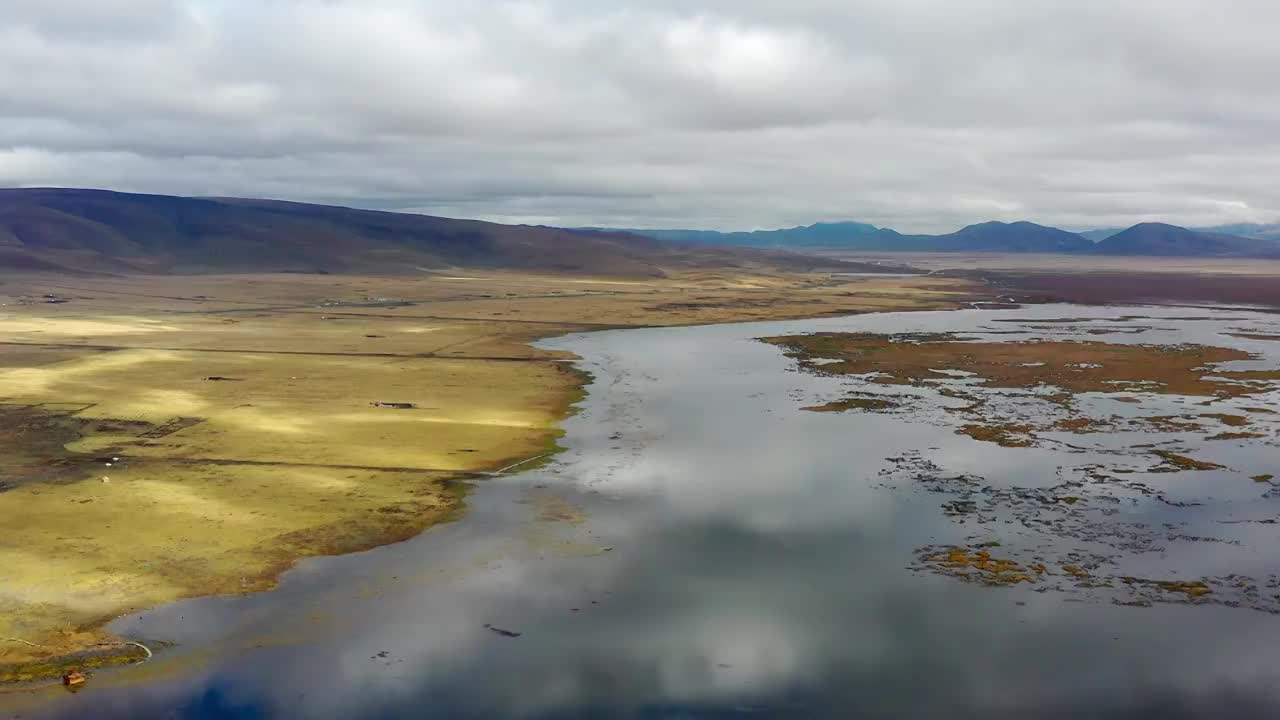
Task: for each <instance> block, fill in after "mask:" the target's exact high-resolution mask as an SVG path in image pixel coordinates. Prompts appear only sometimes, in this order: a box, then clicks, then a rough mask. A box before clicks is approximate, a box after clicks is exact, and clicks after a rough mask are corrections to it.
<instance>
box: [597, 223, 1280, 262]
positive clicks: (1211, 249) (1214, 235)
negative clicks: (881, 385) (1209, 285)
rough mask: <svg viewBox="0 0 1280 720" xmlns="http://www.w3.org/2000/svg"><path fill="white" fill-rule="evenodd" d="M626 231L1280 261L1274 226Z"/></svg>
mask: <svg viewBox="0 0 1280 720" xmlns="http://www.w3.org/2000/svg"><path fill="white" fill-rule="evenodd" d="M596 230H602V229H601V228H596ZM626 232H630V233H635V234H638V235H646V236H649V237H653V238H660V239H663V240H668V241H679V242H689V243H714V244H721V245H746V246H752V247H777V248H793V249H805V248H832V249H840V250H865V251H874V252H893V251H899V252H1033V253H1067V254H1091V255H1151V256H1171V255H1176V256H1187V257H1280V225H1226V226H1222V227H1215V228H1198V229H1188V228H1183V227H1178V226H1176V225H1166V224H1163V223H1140V224H1138V225H1134V226H1133V227H1131V228H1127V229H1114V230H1090V231H1087V232H1082V233H1073V232H1068V231H1066V230H1059V229H1058V228H1054V227H1048V226H1045V225H1037V224H1035V223H1032V222H1025V221H1024V222H1013V223H1004V222H985V223H979V224H977V225H969V226H967V227H964V228H961V229H960V230H957V231H955V232H953V233H947V234H945V235H905V234H902V233H899V232H897V231H896V230H892V229H889V228H880V227H876V226H875V225H869V224H867V223H859V222H838V223H817V224H815V225H807V226H802V227H794V228H787V229H785V230H758V231H755V232H729V233H721V232H715V231H708V230H638V229H629V230H626Z"/></svg>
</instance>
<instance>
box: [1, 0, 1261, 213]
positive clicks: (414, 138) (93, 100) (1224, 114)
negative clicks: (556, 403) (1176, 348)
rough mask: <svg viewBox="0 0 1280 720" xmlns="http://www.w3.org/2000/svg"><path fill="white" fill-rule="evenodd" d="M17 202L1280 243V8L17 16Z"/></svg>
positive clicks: (237, 10)
mask: <svg viewBox="0 0 1280 720" xmlns="http://www.w3.org/2000/svg"><path fill="white" fill-rule="evenodd" d="M0 4H2V5H3V9H2V11H0V185H4V186H13V185H17V186H23V185H59V186H75V187H105V188H112V189H119V190H131V191H147V192H159V193H172V194H189V195H195V194H200V195H206V194H207V195H240V196H269V197H278V198H287V199H294V200H306V201H321V202H339V203H343V204H350V205H357V206H363V207H377V208H389V209H413V210H418V211H422V212H429V213H434V214H441V215H451V216H458V217H477V218H484V219H492V220H499V221H510V222H540V223H548V224H561V225H580V224H594V225H614V226H631V227H705V228H721V229H751V228H761V227H780V226H789V225H795V224H801V223H806V224H807V223H809V222H813V221H817V220H835V219H858V220H863V221H867V222H873V223H876V224H879V225H887V226H891V227H895V228H898V229H900V230H904V231H938V230H950V229H954V228H955V227H958V226H960V225H964V224H967V223H970V222H976V221H982V220H988V219H1001V220H1014V219H1031V220H1036V221H1040V222H1045V223H1049V224H1058V225H1062V226H1065V227H1070V228H1085V227H1097V226H1111V225H1127V224H1131V223H1133V222H1137V221H1140V220H1164V221H1169V222H1175V223H1180V224H1191V225H1206V224H1213V223H1219V222H1234V221H1271V222H1274V221H1277V220H1280V39H1278V36H1277V28H1280V2H1275V1H1274V0H1212V1H1211V0H1097V1H1095V0H1060V1H1059V0H767V1H766V0H701V1H697V0H680V1H677V0H632V1H631V2H626V3H623V2H608V1H606V0H546V1H535V0H530V1H528V2H500V1H488V0H417V1H414V0H2V2H0Z"/></svg>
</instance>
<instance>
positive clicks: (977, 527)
mask: <svg viewBox="0 0 1280 720" xmlns="http://www.w3.org/2000/svg"><path fill="white" fill-rule="evenodd" d="M1277 317H1278V316H1275V315H1268V314H1263V313H1253V312H1240V311H1214V310H1203V309H1196V310H1187V309H1178V308H1141V307H1139V308H1131V307H1127V308H1100V307H1080V306H1064V305H1042V306H1034V307H1025V308H1020V309H1008V310H989V311H983V310H965V311H953V312H921V313H887V314H873V315H863V316H855V317H845V318H829V319H821V320H808V321H794V322H770V323H750V324H737V325H716V326H703V327H686V328H661V329H639V330H622V331H608V332H598V333H590V334H583V335H573V336H567V337H563V338H556V339H553V340H548V341H545V342H544V343H543V345H545V346H547V347H552V348H555V349H562V350H569V351H572V352H574V353H577V354H578V355H579V356H581V357H582V358H583V360H582V362H581V366H582V367H583V368H584V369H586V370H589V371H590V372H591V373H592V374H593V375H594V377H595V380H594V383H593V384H592V386H591V388H590V394H589V396H588V398H587V399H586V400H585V401H584V403H583V404H582V409H581V412H580V413H578V414H577V415H575V416H574V417H572V418H570V419H569V420H568V421H566V423H565V429H566V431H567V435H566V437H565V439H564V441H563V444H564V445H565V446H566V448H567V450H566V451H565V452H564V453H563V454H561V455H560V456H558V457H557V459H556V460H555V462H553V463H552V464H550V465H548V466H546V467H544V468H541V469H538V470H533V471H529V472H525V473H521V474H517V475H512V476H508V477H502V478H495V479H486V480H482V481H477V483H476V487H475V489H474V491H473V492H472V494H471V495H470V497H469V499H468V505H469V510H468V512H467V514H466V516H465V517H464V518H463V519H462V520H460V521H458V522H456V523H453V524H449V525H444V526H440V527H437V528H434V529H432V530H430V531H428V532H426V533H424V534H423V535H421V536H419V537H417V538H415V539H413V540H411V541H408V542H404V543H400V544H397V545H393V546H388V547H383V548H379V549H377V550H373V551H370V552H365V553H359V554H354V555H349V556H344V557H337V558H322V559H313V560H308V561H305V562H303V563H301V564H299V565H298V566H297V567H296V568H295V569H294V570H292V571H290V572H289V573H288V574H287V575H286V576H285V577H284V578H283V580H282V582H281V584H280V586H279V588H278V589H276V590H274V591H272V592H268V593H262V594H258V595H252V596H243V597H222V598H206V599H199V600H192V601H186V602H181V603H177V604H174V605H171V606H167V607H162V608H158V609H155V610H152V611H148V612H145V613H142V614H141V615H131V616H129V617H126V618H122V619H120V620H119V621H117V622H116V623H115V624H114V625H113V626H112V628H111V629H112V630H113V631H115V632H117V633H118V634H120V635H121V636H122V637H126V638H139V639H144V640H146V641H149V642H151V643H153V644H159V643H164V644H166V645H167V644H171V646H167V647H165V648H164V649H163V650H162V651H160V652H159V653H158V655H157V657H156V659H155V660H153V661H152V662H149V663H147V664H144V665H141V666H136V667H133V668H126V669H121V670H117V671H113V672H104V673H100V674H99V675H98V676H96V677H94V678H93V680H92V681H91V683H90V685H89V686H88V687H87V688H86V689H85V690H84V691H82V692H79V693H76V694H71V693H68V692H66V691H64V690H63V689H62V688H60V687H58V688H48V689H42V690H39V691H34V692H27V693H21V694H10V695H0V715H3V716H5V717H8V716H13V717H18V716H20V717H24V718H107V719H114V718H150V717H172V718H344V719H348V718H423V717H440V718H481V717H518V718H577V717H635V718H704V717H705V718H730V717H749V718H765V717H840V718H848V717H867V718H881V717H884V718H889V717H946V718H964V717H981V718H1025V717H1037V718H1057V717H1063V718H1066V717H1072V718H1075V717H1090V718H1147V717H1160V718H1184V717H1186V718H1192V717H1204V718H1220V717H1275V716H1276V715H1277V713H1278V712H1280V616H1277V615H1276V614H1275V612H1274V611H1275V603H1276V602H1277V595H1280V589H1276V588H1275V587H1272V586H1271V585H1269V583H1271V582H1272V581H1273V580H1274V579H1275V576H1276V574H1277V573H1280V555H1278V554H1277V553H1276V551H1275V548H1276V547H1280V544H1278V543H1280V529H1277V528H1278V527H1280V526H1278V525H1277V524H1276V518H1277V517H1280V497H1277V493H1271V492H1269V490H1270V488H1271V485H1270V484H1268V483H1264V482H1260V481H1254V480H1252V479H1251V478H1252V477H1254V476H1260V475H1263V474H1266V473H1269V472H1273V471H1274V469H1275V465H1276V464H1277V458H1280V454H1278V453H1277V451H1276V446H1275V439H1276V422H1277V421H1275V420H1271V419H1269V418H1268V417H1266V413H1262V412H1261V411H1262V410H1266V409H1275V408H1277V407H1280V394H1277V393H1275V392H1269V393H1258V394H1253V395H1250V396H1248V397H1247V398H1232V399H1229V400H1227V401H1224V402H1222V403H1219V404H1218V405H1217V406H1216V407H1215V408H1213V412H1215V413H1221V414H1226V413H1230V412H1246V411H1245V410H1242V409H1241V408H1242V407H1245V406H1248V407H1252V408H1255V409H1258V413H1259V414H1257V415H1250V416H1249V417H1250V419H1251V421H1252V423H1251V427H1253V428H1254V429H1255V430H1257V432H1256V433H1254V434H1256V435H1259V436H1260V437H1254V438H1247V439H1239V440H1225V441H1218V442H1208V441H1204V440H1202V439H1200V438H1199V436H1197V435H1196V434H1195V433H1192V432H1171V433H1169V434H1168V435H1167V436H1165V435H1162V436H1161V437H1160V438H1157V439H1155V440H1152V442H1169V443H1177V445H1176V446H1175V445H1169V447H1177V448H1179V449H1180V450H1179V451H1180V452H1181V451H1183V450H1185V449H1186V448H1191V449H1192V450H1194V452H1195V454H1196V457H1197V458H1199V459H1203V460H1205V461H1209V462H1212V463H1214V464H1218V465H1221V466H1222V468H1220V469H1214V470H1208V471H1202V472H1158V471H1156V472H1153V471H1152V468H1151V463H1149V462H1147V460H1146V459H1144V458H1147V457H1148V454H1144V453H1138V454H1135V452H1132V451H1130V450H1128V449H1127V448H1129V447H1130V446H1132V445H1133V444H1134V438H1131V437H1126V436H1125V434H1124V433H1098V434H1095V435H1071V434H1069V433H1063V434H1054V433H1049V434H1048V435H1046V436H1045V441H1044V442H1042V443H1038V444H1036V445H1035V446H1033V447H1026V448H1006V447H1001V446H999V445H996V444H993V443H990V442H979V441H978V440H975V439H973V438H971V437H967V436H965V435H961V434H957V433H956V432H955V427H954V426H955V423H956V421H955V420H954V419H952V418H950V417H949V416H948V415H947V413H946V412H944V411H943V409H944V408H943V405H944V403H945V400H943V399H939V398H938V397H937V396H936V395H935V394H934V392H933V390H932V389H930V388H929V387H922V388H906V389H904V388H897V389H895V391H896V392H899V393H906V394H910V395H913V396H915V399H916V402H915V403H914V404H913V405H912V406H911V407H910V408H909V409H908V410H906V411H902V412H896V413H872V412H845V413H814V412H807V411H804V410H802V408H803V407H806V406H811V405H814V404H818V403H823V402H828V401H831V400H833V399H836V398H837V397H840V396H842V395H844V394H847V393H848V392H850V391H851V390H857V391H864V390H865V391H872V392H881V391H884V388H877V387H876V386H875V385H874V383H869V382H867V379H859V378H850V377H841V376H828V375H824V374H821V373H820V372H802V371H800V369H799V368H798V366H797V363H796V361H795V360H794V359H792V358H789V357H787V356H786V355H785V354H784V352H783V350H782V349H780V348H779V347H776V346H773V345H769V344H766V343H763V342H760V341H759V340H757V338H760V337H764V336H775V335H794V334H801V333H810V332H817V331H850V332H881V333H938V332H964V333H966V334H971V335H972V336H974V337H981V338H986V339H988V340H989V339H993V338H998V339H1003V340H1029V339H1036V338H1054V339H1062V338H1070V339H1080V338H1086V337H1087V338H1088V339H1090V340H1103V341H1106V342H1122V343H1141V344H1161V345H1168V344H1179V343H1200V344H1207V345H1217V346H1223V347H1238V348H1242V349H1246V350H1248V351H1250V352H1253V353H1257V354H1258V355H1259V356H1260V358H1261V359H1260V360H1259V361H1257V362H1256V363H1252V364H1251V363H1244V364H1242V365H1241V367H1242V368H1244V367H1254V366H1255V365H1256V366H1257V367H1259V368H1261V367H1272V368H1274V367H1277V366H1280V342H1275V341H1273V340H1267V339H1259V338H1248V337H1239V336H1238V335H1242V334H1254V335H1258V336H1265V335H1267V334H1272V335H1274V334H1277V332H1278V331H1280V321H1278V320H1277ZM997 321H999V322H997ZM1099 329H1101V330H1100V331H1099V332H1088V331H1091V330H1099ZM1228 332H1231V333H1236V335H1227V334H1226V333H1228ZM1086 333H1087V334H1086ZM939 370H940V372H939V379H940V381H941V382H942V383H946V382H953V383H959V384H965V383H968V382H970V381H968V380H966V379H965V377H963V375H962V374H955V373H948V372H947V369H946V368H939ZM941 386H942V385H939V387H941ZM1114 400H1115V399H1114V398H1109V397H1107V396H1106V395H1105V394H1096V395H1094V396H1090V397H1088V398H1082V400H1081V402H1082V403H1085V404H1088V405H1090V406H1091V407H1092V408H1093V410H1095V411H1097V412H1098V413H1102V414H1105V415H1107V416H1108V417H1113V416H1115V417H1119V416H1122V415H1124V414H1126V413H1127V414H1130V415H1132V414H1134V413H1145V414H1146V415H1147V416H1155V415H1160V416H1167V415H1168V416H1175V415H1181V414H1186V413H1188V412H1200V410H1196V409H1195V408H1197V407H1198V406H1197V402H1199V401H1201V400H1203V399H1202V398H1195V399H1191V398H1184V397H1178V396H1151V397H1145V398H1143V403H1142V404H1136V403H1127V402H1120V401H1114ZM1014 401H1018V402H1021V401H1022V400H1019V399H1017V398H1014V399H1013V400H1009V402H1014ZM1113 401H1114V402H1113ZM1001 407H1002V406H998V405H997V406H996V410H995V411H994V412H1001V410H1000V408H1001ZM1009 412H1014V410H1012V409H1011V410H1009ZM1116 468H1119V470H1117V469H1116ZM1117 472H1118V473H1122V474H1119V475H1117V474H1115V473H1117ZM1100 475H1101V476H1104V477H1105V478H1106V479H1105V480H1099V479H1098V477H1099V476H1100ZM957 478H963V479H964V480H963V482H959V481H956V479H957ZM1066 485H1069V486H1071V487H1074V488H1076V489H1075V490H1073V491H1072V492H1073V493H1074V494H1073V495H1072V497H1078V498H1079V499H1080V501H1079V503H1078V504H1076V505H1073V506H1072V507H1067V506H1065V505H1062V506H1059V505H1053V504H1052V503H1046V502H1045V501H1044V496H1043V492H1044V491H1046V489H1052V488H1057V487H1060V486H1066ZM1055 492H1057V491H1055ZM958 498H959V499H961V500H962V501H963V502H965V503H974V505H973V506H972V507H974V508H977V510H964V508H970V506H968V505H966V506H963V507H962V506H957V505H949V504H948V503H952V502H954V501H956V500H957V499H958ZM1072 503H1076V501H1075V500H1073V501H1072ZM958 507H962V510H964V511H958V510H956V508H958ZM980 543H985V544H986V546H987V547H990V548H991V550H990V552H992V553H994V554H1000V555H1011V556H1015V557H1020V558H1021V557H1024V556H1025V558H1026V559H1024V561H1023V562H1024V564H1026V563H1029V562H1030V558H1031V557H1032V556H1033V555H1034V556H1035V557H1037V558H1040V559H1041V560H1044V561H1045V562H1047V563H1049V564H1050V565H1052V566H1053V567H1055V568H1056V567H1058V566H1061V565H1062V564H1064V563H1065V562H1066V560H1065V559H1064V558H1065V557H1067V556H1070V557H1072V558H1077V557H1084V558H1086V559H1087V558H1094V561H1093V562H1094V565H1095V566H1096V568H1097V569H1096V570H1094V571H1092V572H1093V575H1092V576H1091V577H1093V578H1094V579H1095V580H1098V581H1096V582H1093V581H1091V582H1077V578H1075V577H1072V576H1067V575H1063V574H1062V573H1061V572H1056V573H1046V576H1045V577H1043V578H1037V580H1038V581H1037V582H1025V583H1023V582H1019V583H1015V584H1012V585H1010V586H1007V587H990V586H988V585H987V584H985V583H982V582H967V581H966V580H965V578H960V577H957V576H956V574H955V573H949V572H938V571H936V570H937V569H938V568H936V567H929V565H928V563H927V562H922V560H921V558H922V548H926V547H953V546H954V547H975V546H977V545H978V544H980ZM996 543H998V544H996ZM1019 553H1022V555H1019ZM1104 576H1105V579H1106V580H1107V582H1106V583H1103V582H1101V581H1100V580H1099V579H1101V578H1104ZM1125 577H1130V578H1132V577H1138V578H1142V579H1144V581H1143V582H1145V580H1151V581H1152V582H1155V581H1161V582H1166V581H1169V580H1171V579H1183V580H1191V579H1196V578H1201V577H1212V578H1232V579H1230V580H1215V582H1216V583H1218V584H1216V585H1214V593H1213V594H1211V595H1207V596H1205V597H1192V596H1190V595H1186V596H1184V595H1183V594H1178V593H1172V594H1171V593H1169V592H1167V589H1165V588H1162V587H1160V586H1158V585H1143V584H1141V583H1139V586H1138V587H1136V588H1135V587H1134V585H1133V583H1132V582H1126V581H1123V579H1122V578H1125ZM1237 580H1238V582H1237ZM1236 588H1238V590H1237V589H1236ZM1249 588H1252V590H1250V589H1249ZM6 712H7V713H8V715H5V714H4V713H6Z"/></svg>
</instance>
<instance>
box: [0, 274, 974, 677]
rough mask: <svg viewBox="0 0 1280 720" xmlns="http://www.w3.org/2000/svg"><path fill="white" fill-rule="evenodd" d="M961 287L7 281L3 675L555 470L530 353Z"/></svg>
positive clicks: (26, 673) (547, 389)
mask: <svg viewBox="0 0 1280 720" xmlns="http://www.w3.org/2000/svg"><path fill="white" fill-rule="evenodd" d="M980 292H981V289H980V288H978V287H976V286H975V285H973V284H971V283H969V282H968V281H965V280H959V279H947V278H928V277H862V276H831V275H798V274H769V275H765V274H757V275H742V274H737V273H717V272H698V273H683V274H677V275H674V276H671V277H667V278H663V279H653V280H642V281H631V280H614V279H603V278H602V279H589V278H572V279H566V278H563V277H555V276H538V275H529V274H516V273H497V272H490V273H466V274H458V275H448V274H424V275H422V276H418V277H364V276H329V275H291V274H290V275H205V276H191V277H173V276H167V277H159V276H130V277H120V276H75V277H73V276H54V275H35V274H24V275H12V276H5V277H0V304H2V305H0V458H3V459H0V472H3V476H0V526H2V527H4V529H5V531H4V533H3V534H2V535H0V680H22V679H31V678H35V677H40V676H47V675H50V674H56V673H57V672H59V671H60V668H61V667H64V666H65V665H66V664H67V663H69V662H74V663H77V664H78V663H81V662H84V660H83V657H77V656H76V655H75V653H79V652H83V651H86V650H88V649H92V648H95V647H97V646H96V644H97V643H111V642H114V641H116V640H118V639H114V638H110V637H108V636H107V635H106V634H105V633H104V632H103V631H102V630H101V628H102V627H103V626H104V625H105V623H106V622H107V621H109V620H110V619H112V618H114V617H117V616H119V615H121V614H124V613H128V612H130V611H136V610H138V609H141V608H144V607H148V606H153V605H156V604H160V603H165V602H170V601H173V600H177V599H180V598H186V597H194V596H201V595H210V594H223V593H238V592H248V591H257V590H262V589H265V588H268V587H270V586H271V585H272V584H273V582H274V581H275V578H276V577H278V575H279V574H280V573H281V572H282V571H283V570H285V569H287V568H288V567H289V566H290V565H291V564H292V563H294V562H295V561H297V560H298V559H300V558H303V557H307V556H314V555H324V554H338V553H344V552H352V551H356V550H360V549H365V548H369V547H373V546H377V545H381V544H385V543H388V542H394V541H397V540H401V539H405V538H408V537H411V536H413V535H414V534H416V533H418V532H420V531H422V530H423V529H425V528H427V527H429V526H431V525H433V524H435V523H439V522H442V521H447V520H449V519H452V518H455V517H457V516H458V514H459V513H460V512H462V511H463V506H464V502H465V489H466V483H467V482H469V481H473V480H475V479H477V478H483V477H484V473H487V472H493V471H497V470H500V469H502V468H505V467H507V466H509V465H511V464H513V463H517V462H520V461H522V460H526V459H529V458H535V457H538V456H541V455H544V454H546V453H548V452H550V451H552V450H553V449H554V446H555V441H556V439H557V437H558V436H559V430H558V428H557V426H558V423H559V421H560V420H561V419H562V418H563V417H564V415H565V414H566V413H567V412H569V409H570V406H571V404H572V403H573V402H575V401H576V400H577V399H579V398H580V397H581V392H582V383H583V378H582V377H581V376H580V374H578V373H577V372H576V371H574V370H573V368H572V366H571V365H570V364H569V362H568V361H569V360H571V359H572V358H567V357H564V356H562V355H560V354H557V353H554V352H548V351H543V350H540V349H536V348H534V347H532V346H531V345H530V342H532V341H534V340H536V339H538V338H542V337H547V336H552V335H559V334H563V333H567V332H579V331H589V330H594V329H603V328H612V327H631V326H644V325H680V324H695V323H714V322H727V321H741V320H756V319H775V318H794V317H812V316H820V315H825V314H843V313H853V312H868V311H876V310H911V309H934V308H948V307H955V306H956V305H957V304H958V303H959V302H961V301H963V300H965V299H968V298H969V297H970V296H972V295H973V294H974V293H980ZM50 301H53V302H50ZM377 403H409V404H412V406H413V407H412V408H408V409H396V408H389V407H379V406H378V405H377ZM126 650H127V651H128V652H129V653H132V652H136V651H135V650H134V649H131V648H130V649H126ZM98 651H101V650H100V648H99V650H98ZM122 652H123V650H122ZM60 658H62V659H65V662H64V661H63V660H59V659H60ZM68 658H69V659H68Z"/></svg>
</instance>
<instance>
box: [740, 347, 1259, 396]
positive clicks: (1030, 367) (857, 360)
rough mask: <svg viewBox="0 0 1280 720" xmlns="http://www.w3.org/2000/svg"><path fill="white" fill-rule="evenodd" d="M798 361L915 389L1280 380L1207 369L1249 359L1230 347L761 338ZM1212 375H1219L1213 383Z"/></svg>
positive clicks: (1160, 387) (1174, 390)
mask: <svg viewBox="0 0 1280 720" xmlns="http://www.w3.org/2000/svg"><path fill="white" fill-rule="evenodd" d="M765 340H766V341H767V342H771V343H774V344H776V345H780V346H782V347H785V348H787V350H788V352H789V353H791V354H792V355H793V356H795V357H797V358H799V359H800V360H801V362H802V363H804V364H807V365H809V366H812V364H813V361H814V360H829V361H835V362H829V363H825V364H823V365H822V366H821V367H822V371H823V372H827V373H840V374H848V375H862V374H866V373H878V375H877V376H876V378H875V382H877V383H882V384H889V385H917V384H920V383H922V382H927V381H929V380H939V379H941V378H942V377H944V376H942V375H939V374H938V372H937V370H938V369H947V370H962V371H965V372H969V373H973V374H974V375H975V376H977V377H979V378H981V379H983V380H985V381H986V382H985V385H984V386H985V387H994V388H1031V387H1036V386H1040V385H1051V386H1054V387H1057V388H1061V389H1062V390H1066V391H1069V392H1072V393H1080V392H1118V391H1125V390H1129V391H1141V392H1158V393H1169V394H1177V395H1206V396H1238V395H1246V394H1250V393H1256V392H1262V391H1264V390H1265V389H1267V387H1266V386H1265V385H1261V384H1258V383H1255V382H1254V381H1268V380H1276V379H1280V371H1274V370H1244V371H1219V370H1211V369H1209V368H1207V367H1206V366H1209V365H1212V364H1215V363H1222V362H1227V361H1231V360H1248V359H1251V357H1252V356H1251V355H1250V354H1249V353H1247V352H1244V351H1243V350H1237V349H1234V348H1221V347H1208V346H1202V345H1194V346H1193V345H1185V346H1176V347H1167V346H1151V345H1118V344H1110V343H1103V342H1086V341H1079V342H1071V341H1028V342H1009V343H999V342H965V341H963V338H957V337H954V336H947V335H942V336H930V337H927V338H922V339H918V341H917V340H915V339H910V338H908V339H904V338H901V337H894V336H887V335H879V334H873V333H818V334H814V335H802V336H793V337H774V338H765ZM1215 378H1221V379H1222V380H1225V381H1226V382H1223V381H1222V380H1218V379H1215Z"/></svg>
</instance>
